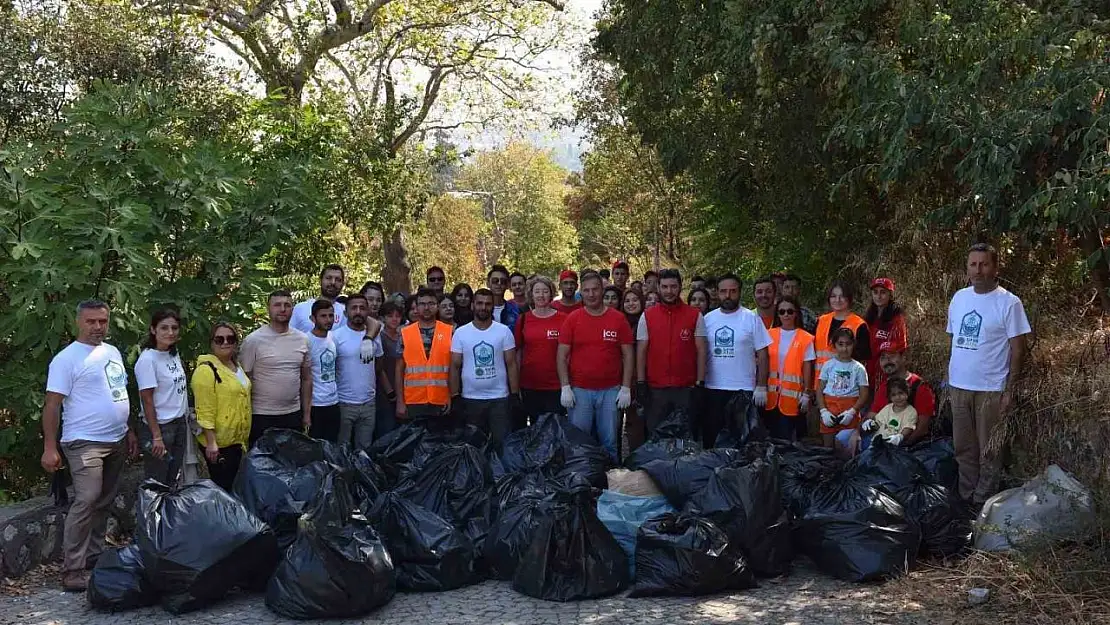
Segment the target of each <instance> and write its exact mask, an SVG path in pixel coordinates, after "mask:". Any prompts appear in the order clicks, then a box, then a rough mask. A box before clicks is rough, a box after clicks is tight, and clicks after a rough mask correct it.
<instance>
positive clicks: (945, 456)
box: [909, 438, 960, 492]
mask: <svg viewBox="0 0 1110 625" xmlns="http://www.w3.org/2000/svg"><path fill="white" fill-rule="evenodd" d="M909 452H910V454H912V455H913V457H914V458H917V459H918V460H920V461H921V464H922V465H923V466H924V467H925V471H926V472H928V474H929V476H930V477H931V478H932V480H933V482H935V483H937V484H940V485H941V486H944V487H945V488H947V489H949V490H951V491H953V492H955V491H956V489H957V488H958V487H959V484H960V465H959V464H958V463H957V462H956V448H955V446H954V445H953V444H952V439H951V438H938V439H935V440H931V441H922V442H920V443H918V444H916V445H914V446H913V447H910V449H909Z"/></svg>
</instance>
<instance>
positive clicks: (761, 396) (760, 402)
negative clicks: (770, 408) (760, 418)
mask: <svg viewBox="0 0 1110 625" xmlns="http://www.w3.org/2000/svg"><path fill="white" fill-rule="evenodd" d="M752 401H753V402H755V405H756V406H759V407H760V408H766V407H767V387H766V386H757V387H755V392H753V393H752Z"/></svg>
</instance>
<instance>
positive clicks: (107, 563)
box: [88, 543, 158, 612]
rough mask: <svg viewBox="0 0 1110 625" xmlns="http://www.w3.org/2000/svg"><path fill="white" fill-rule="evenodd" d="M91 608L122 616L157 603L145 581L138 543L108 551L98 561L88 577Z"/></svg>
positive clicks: (156, 594) (151, 589) (153, 593)
mask: <svg viewBox="0 0 1110 625" xmlns="http://www.w3.org/2000/svg"><path fill="white" fill-rule="evenodd" d="M88 596H89V605H91V606H92V607H93V608H96V609H97V610H103V611H106V612H122V611H123V610H133V609H135V608H143V607H146V606H150V605H154V604H156V603H158V593H156V592H155V591H154V588H153V587H152V586H151V584H150V582H149V581H147V579H146V567H145V566H143V554H142V552H141V551H140V550H139V546H138V545H137V544H135V543H131V544H130V545H125V546H123V547H117V548H115V549H108V550H106V551H104V553H102V554H100V557H99V558H97V560H96V567H95V568H93V570H92V574H91V575H90V576H89V591H88Z"/></svg>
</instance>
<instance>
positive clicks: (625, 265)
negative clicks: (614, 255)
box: [610, 260, 628, 269]
mask: <svg viewBox="0 0 1110 625" xmlns="http://www.w3.org/2000/svg"><path fill="white" fill-rule="evenodd" d="M617 267H623V268H625V269H628V261H626V260H618V261H616V262H614V263H613V266H612V267H610V269H616V268H617Z"/></svg>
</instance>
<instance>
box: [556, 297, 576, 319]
mask: <svg viewBox="0 0 1110 625" xmlns="http://www.w3.org/2000/svg"><path fill="white" fill-rule="evenodd" d="M582 305H583V304H582V302H574V305H573V306H567V305H566V304H564V303H563V299H562V298H559V299H557V300H555V301H554V302H551V307H552V308H554V309H555V310H557V311H559V312H561V313H565V314H568V315H569V314H570V313H572V312H574V311H576V310H578V309H579V308H582Z"/></svg>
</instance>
